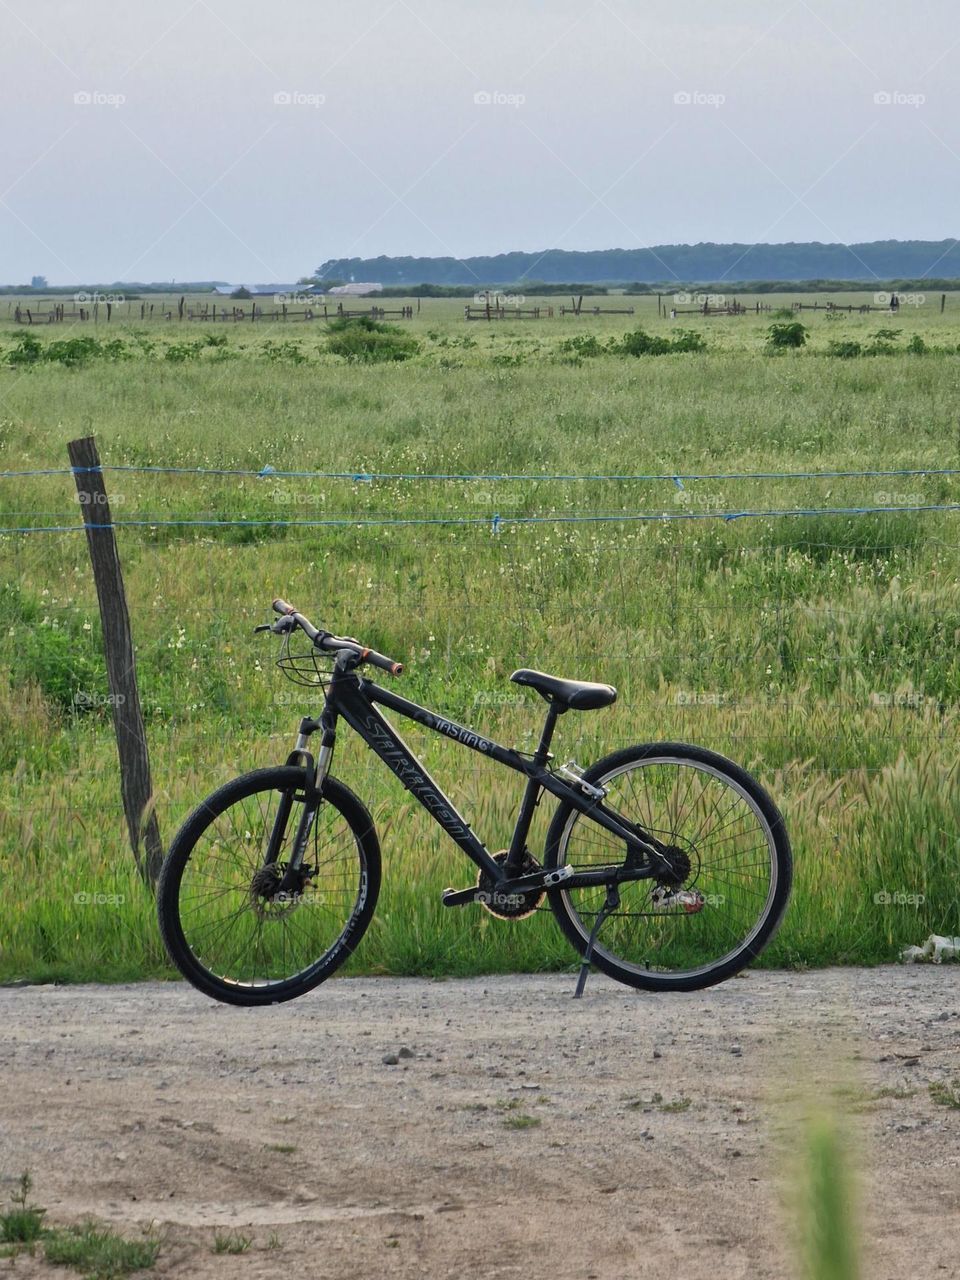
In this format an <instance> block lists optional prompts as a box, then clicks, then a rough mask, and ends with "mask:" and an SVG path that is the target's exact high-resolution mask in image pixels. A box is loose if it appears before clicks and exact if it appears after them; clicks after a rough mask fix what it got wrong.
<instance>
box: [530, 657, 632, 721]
mask: <svg viewBox="0 0 960 1280" xmlns="http://www.w3.org/2000/svg"><path fill="white" fill-rule="evenodd" d="M510 679H511V680H512V681H513V683H514V684H525V685H529V686H530V688H531V689H536V691H537V693H539V694H540V696H541V697H542V698H546V700H547V701H548V702H557V703H559V704H560V706H561V707H564V708H566V709H568V710H571V711H593V710H594V709H595V708H596V707H608V706H609V705H610V703H611V702H616V700H617V691H616V689H615V688H614V687H613V685H612V684H591V683H589V681H586V680H561V679H560V678H559V676H548V675H545V674H544V673H543V672H542V671H529V670H528V669H527V668H526V667H521V669H520V670H519V671H515V672H514V673H513V675H512V676H511V677H510Z"/></svg>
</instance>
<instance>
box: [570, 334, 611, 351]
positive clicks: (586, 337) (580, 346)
mask: <svg viewBox="0 0 960 1280" xmlns="http://www.w3.org/2000/svg"><path fill="white" fill-rule="evenodd" d="M559 350H560V351H563V352H565V353H567V354H570V355H576V356H602V355H603V353H604V351H605V350H606V347H604V345H603V343H602V342H600V340H599V339H598V338H597V336H596V334H593V333H584V334H578V335H577V337H575V338H567V339H566V340H565V341H564V342H561V343H560V346H559Z"/></svg>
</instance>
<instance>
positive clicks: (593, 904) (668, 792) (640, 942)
mask: <svg viewBox="0 0 960 1280" xmlns="http://www.w3.org/2000/svg"><path fill="white" fill-rule="evenodd" d="M584 776H585V778H586V780H587V781H589V782H592V783H593V784H594V785H596V786H603V787H606V788H607V789H608V794H607V798H606V800H605V802H604V803H605V805H606V806H607V807H608V808H610V809H613V810H614V811H615V812H617V813H620V814H621V815H622V816H623V817H624V818H627V819H629V820H630V821H631V822H633V823H636V824H637V825H638V826H640V827H641V828H643V830H645V831H647V832H648V833H649V834H650V835H652V836H654V837H655V838H656V839H657V840H659V841H660V842H661V843H662V844H663V845H665V846H667V848H668V849H669V850H670V856H671V859H672V860H673V861H674V863H675V865H676V867H677V869H678V870H677V876H676V878H675V879H674V880H672V881H671V882H670V883H669V884H668V885H664V884H662V883H658V882H657V881H656V880H634V881H628V882H625V883H623V884H621V885H620V906H619V908H618V909H617V911H616V912H614V913H612V914H611V915H610V916H609V918H608V919H606V920H605V921H604V922H603V923H602V924H601V926H600V931H599V935H598V937H597V940H596V943H595V945H594V951H593V960H594V963H595V964H596V966H597V968H598V969H600V970H602V971H603V972H604V973H606V974H608V975H609V976H610V977H611V978H616V979H617V981H619V982H625V983H627V984H629V985H630V986H634V987H642V988H645V989H646V990H649V991H695V990H697V989H699V988H701V987H709V986H712V985H713V984H714V983H717V982H722V981H723V980H724V979H725V978H729V977H730V976H731V975H732V974H734V973H736V972H737V971H738V970H740V969H742V968H743V967H744V966H745V965H747V964H749V963H750V961H751V960H753V959H754V958H755V957H756V956H757V955H759V953H760V952H761V950H762V949H763V948H764V947H765V946H766V945H767V943H768V942H769V941H770V939H771V938H772V937H773V934H774V933H775V931H776V929H777V926H778V925H779V923H780V920H781V919H782V917H783V913H784V911H785V910H786V906H787V900H788V898H789V895H790V884H791V879H792V865H793V864H792V859H791V854H790V843H789V840H788V838H787V832H786V827H785V826H784V822H783V818H782V817H781V815H780V813H779V811H778V810H777V807H776V805H775V804H774V803H773V801H772V800H771V798H770V796H769V795H768V794H767V793H766V791H764V789H763V788H762V787H761V786H760V784H759V783H758V782H757V781H756V779H755V778H752V777H751V776H750V774H748V773H746V772H745V771H744V770H743V769H741V768H740V767H739V766H738V765H735V764H734V763H733V762H732V761H730V760H727V759H726V758H725V757H724V756H721V755H718V754H716V752H713V751H707V750H706V749H704V748H700V747H691V746H687V745H686V744H684V743H673V742H667V743H655V744H648V745H644V746H636V747H627V748H625V749H624V750H622V751H617V752H614V753H613V754H612V755H609V756H606V757H605V758H604V759H602V760H600V761H598V762H597V763H596V764H595V765H592V766H591V768H589V769H588V770H587V771H586V773H585V775H584ZM625 854H626V847H625V844H624V842H623V841H620V840H618V839H617V837H615V836H614V835H613V834H612V833H610V832H608V831H607V830H605V829H604V828H603V827H601V826H598V825H597V823H596V822H593V821H592V820H591V819H590V817H589V816H588V815H587V814H582V813H579V812H578V811H577V810H575V809H572V808H570V806H569V805H561V806H560V808H559V809H558V811H557V813H556V815H555V816H554V819H553V822H552V823H551V826H550V830H549V833H548V835H547V850H546V856H545V859H544V865H545V866H546V867H549V868H553V867H560V866H564V865H565V864H567V863H569V864H570V865H571V866H573V867H574V868H575V869H576V870H586V869H590V868H596V867H598V866H601V865H610V866H618V865H622V863H623V861H624V857H625ZM548 897H549V901H550V906H551V907H552V909H553V912H554V915H555V916H556V918H557V921H558V923H559V925H560V927H561V929H562V930H563V932H564V933H565V934H566V936H567V938H569V940H570V941H571V942H572V943H573V945H574V947H576V948H577V950H578V951H579V952H580V953H581V955H582V954H583V952H584V950H585V949H586V945H587V940H588V939H589V936H590V931H591V929H592V928H593V925H594V922H595V921H596V918H597V914H598V912H599V911H600V909H601V907H602V906H603V904H604V900H605V898H606V889H605V888H604V887H603V886H602V885H599V886H590V887H589V888H584V889H569V890H567V889H563V888H557V889H552V890H549V891H548Z"/></svg>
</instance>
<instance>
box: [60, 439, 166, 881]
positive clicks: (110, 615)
mask: <svg viewBox="0 0 960 1280" xmlns="http://www.w3.org/2000/svg"><path fill="white" fill-rule="evenodd" d="M67 449H68V451H69V454H70V465H71V466H72V467H73V471H74V479H75V481H76V485H77V496H78V498H79V500H80V510H81V511H82V512H83V523H84V526H85V529H86V534H87V547H88V549H89V551H90V562H91V564H92V566H93V578H94V582H95V583H96V587H97V600H98V602H99V605H100V621H101V624H102V626H103V651H104V656H105V658H106V662H107V681H108V684H109V688H110V706H111V710H112V712H113V728H114V732H115V734H116V738H117V755H118V756H119V759H120V792H121V795H122V797H123V809H124V813H125V815H126V819H127V829H128V831H129V833H130V845H131V847H132V849H133V856H134V860H135V861H136V864H137V870H138V871H139V872H140V875H141V876H142V877H143V879H144V880H145V881H146V882H147V884H149V885H153V884H155V883H156V879H157V876H158V875H159V873H160V864H161V862H162V861H163V845H162V844H161V841H160V828H159V825H158V823H157V815H156V813H155V811H154V808H153V787H152V784H151V781H150V758H149V755H148V753H147V738H146V731H145V729H144V724H143V713H142V711H141V709H140V695H139V692H138V690H137V670H136V661H135V658H134V651H133V637H132V634H131V631H130V615H129V613H128V612H127V601H126V596H125V595H124V590H123V574H122V572H121V569H120V556H119V553H118V551H117V540H116V537H115V535H114V530H113V524H112V521H111V517H110V506H109V503H108V501H107V490H106V485H105V484H104V479H103V470H102V469H101V466H100V455H99V453H98V452H97V445H96V441H95V439H94V438H93V436H85V437H83V438H82V439H80V440H71V441H70V443H69V444H68V445H67ZM141 843H142V845H143V849H142V850H141Z"/></svg>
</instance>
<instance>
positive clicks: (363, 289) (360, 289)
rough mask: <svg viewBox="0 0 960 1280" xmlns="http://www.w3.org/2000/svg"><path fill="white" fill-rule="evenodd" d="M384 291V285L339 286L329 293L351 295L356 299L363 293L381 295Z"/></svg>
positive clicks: (335, 286)
mask: <svg viewBox="0 0 960 1280" xmlns="http://www.w3.org/2000/svg"><path fill="white" fill-rule="evenodd" d="M382 289H383V285H382V284H362V283H357V284H337V285H334V287H333V288H332V289H330V290H329V291H328V292H330V293H334V294H336V293H340V294H349V295H350V296H351V297H356V296H357V294H361V293H380V291H381V290H382Z"/></svg>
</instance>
